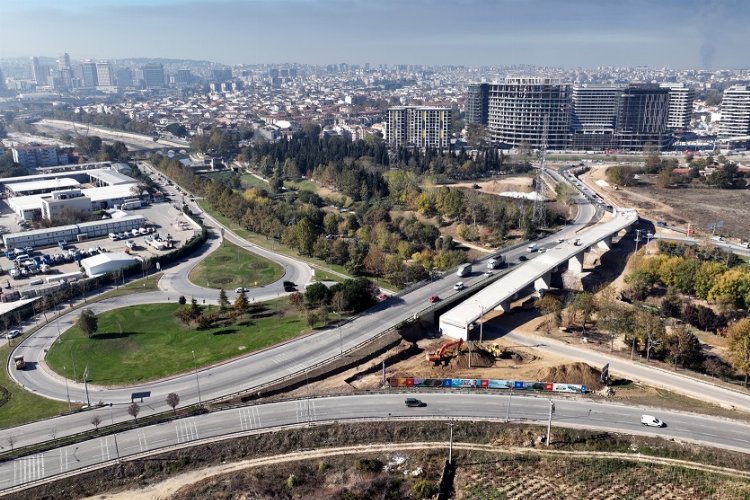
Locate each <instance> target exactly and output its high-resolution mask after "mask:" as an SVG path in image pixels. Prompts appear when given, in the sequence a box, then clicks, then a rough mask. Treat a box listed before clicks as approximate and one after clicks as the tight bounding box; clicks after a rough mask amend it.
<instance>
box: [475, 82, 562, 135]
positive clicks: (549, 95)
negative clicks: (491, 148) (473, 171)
mask: <svg viewBox="0 0 750 500" xmlns="http://www.w3.org/2000/svg"><path fill="white" fill-rule="evenodd" d="M570 94H571V88H570V85H567V84H564V83H561V82H560V81H559V80H555V79H551V78H528V77H522V78H516V77H514V78H506V79H505V80H504V82H503V83H493V84H491V85H490V86H489V96H488V107H487V129H488V133H489V137H490V140H492V141H493V142H496V143H498V144H500V145H502V146H506V147H518V146H521V145H522V144H523V145H528V146H529V147H530V148H534V149H539V148H541V147H542V145H543V144H544V143H545V142H546V145H547V147H548V148H549V149H566V148H567V147H568V143H569V136H570V134H569V121H570ZM545 123H546V130H547V134H546V136H547V137H546V141H545V138H544V137H543V136H544V130H545Z"/></svg>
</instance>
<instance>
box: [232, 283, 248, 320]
mask: <svg viewBox="0 0 750 500" xmlns="http://www.w3.org/2000/svg"><path fill="white" fill-rule="evenodd" d="M249 307H250V302H249V301H248V300H247V294H246V293H245V289H244V288H243V289H242V291H241V292H240V294H239V295H237V298H236V299H234V304H232V308H233V309H234V311H235V312H236V313H237V314H245V313H246V312H247V310H248V308H249Z"/></svg>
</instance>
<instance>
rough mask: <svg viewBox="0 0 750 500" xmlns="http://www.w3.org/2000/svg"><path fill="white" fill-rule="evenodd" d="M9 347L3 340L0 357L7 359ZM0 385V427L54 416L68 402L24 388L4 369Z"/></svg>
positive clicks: (5, 444) (66, 405)
mask: <svg viewBox="0 0 750 500" xmlns="http://www.w3.org/2000/svg"><path fill="white" fill-rule="evenodd" d="M18 341H19V339H16V340H14V342H16V343H17V342H18ZM9 349H10V348H9V347H8V344H7V342H6V341H5V340H3V346H2V347H0V359H3V360H6V359H8V350H9ZM0 387H2V389H5V390H2V389H0V392H2V394H1V395H0V397H1V398H2V399H1V400H2V401H3V403H2V404H0V428H2V429H5V428H8V427H13V426H15V425H20V424H24V423H26V422H31V421H33V420H40V419H43V418H47V417H54V416H55V415H59V414H60V413H62V412H63V411H66V410H67V409H68V403H63V402H60V401H53V400H51V399H47V398H43V397H41V396H37V395H36V394H33V393H31V392H29V391H26V390H24V389H23V388H22V387H20V386H18V385H16V383H15V382H13V381H12V380H11V379H10V377H9V376H8V372H7V371H5V370H0ZM6 391H7V394H6ZM7 445H8V443H2V444H1V445H0V446H7Z"/></svg>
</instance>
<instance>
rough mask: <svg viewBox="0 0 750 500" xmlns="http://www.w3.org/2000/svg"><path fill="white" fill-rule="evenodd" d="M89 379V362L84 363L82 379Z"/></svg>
mask: <svg viewBox="0 0 750 500" xmlns="http://www.w3.org/2000/svg"><path fill="white" fill-rule="evenodd" d="M88 380H89V364H88V363H86V368H84V369H83V381H84V382H87V381H88Z"/></svg>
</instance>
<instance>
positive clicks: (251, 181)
mask: <svg viewBox="0 0 750 500" xmlns="http://www.w3.org/2000/svg"><path fill="white" fill-rule="evenodd" d="M240 183H241V184H242V187H243V188H245V189H247V188H251V187H254V188H258V189H265V190H266V191H268V190H269V185H268V183H267V182H265V181H263V180H262V179H258V178H257V177H255V176H254V175H250V174H243V175H241V176H240Z"/></svg>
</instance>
